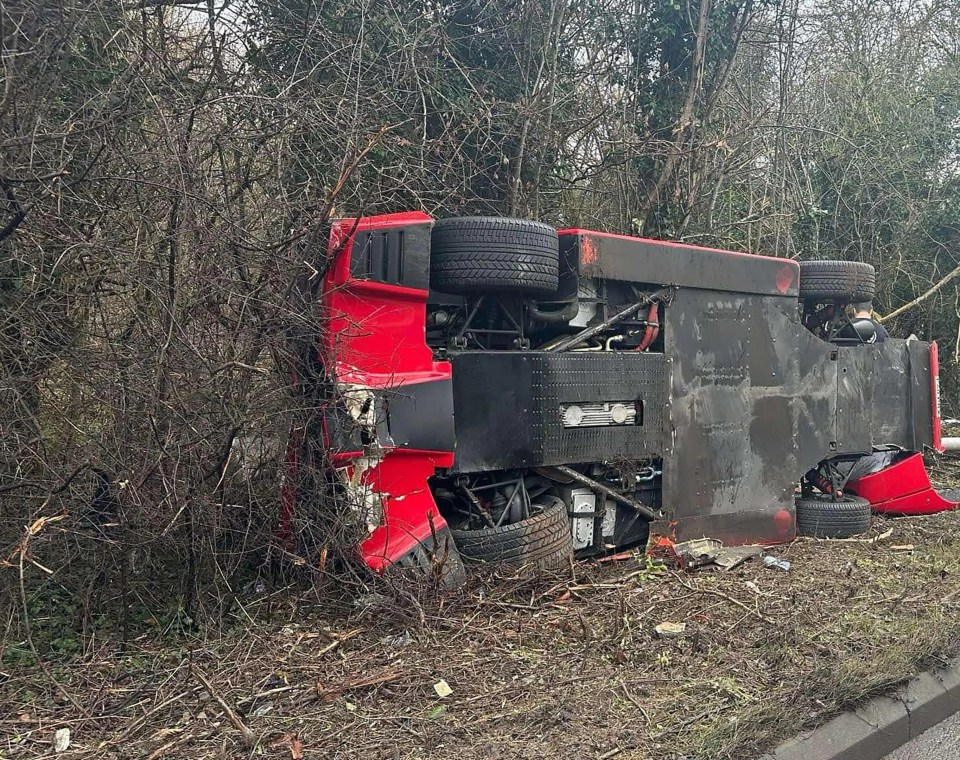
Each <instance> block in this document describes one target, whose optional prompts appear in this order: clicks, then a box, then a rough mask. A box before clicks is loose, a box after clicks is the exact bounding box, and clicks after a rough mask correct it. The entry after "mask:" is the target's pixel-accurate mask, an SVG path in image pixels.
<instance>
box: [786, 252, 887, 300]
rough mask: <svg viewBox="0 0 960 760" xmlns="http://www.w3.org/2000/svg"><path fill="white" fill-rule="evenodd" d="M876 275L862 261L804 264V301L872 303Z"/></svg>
mask: <svg viewBox="0 0 960 760" xmlns="http://www.w3.org/2000/svg"><path fill="white" fill-rule="evenodd" d="M876 279H877V277H876V272H875V270H874V268H873V266H871V265H870V264H864V263H862V262H860V261H801V262H800V300H801V301H814V302H821V301H842V302H851V301H853V302H856V301H871V300H873V296H874V293H875V292H876V286H877V285H876Z"/></svg>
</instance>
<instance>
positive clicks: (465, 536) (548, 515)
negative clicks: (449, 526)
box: [452, 496, 573, 570]
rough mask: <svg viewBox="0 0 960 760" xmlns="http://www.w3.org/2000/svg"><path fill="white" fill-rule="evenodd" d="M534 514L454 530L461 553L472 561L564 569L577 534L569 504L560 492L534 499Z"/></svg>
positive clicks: (466, 559)
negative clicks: (495, 524) (507, 522)
mask: <svg viewBox="0 0 960 760" xmlns="http://www.w3.org/2000/svg"><path fill="white" fill-rule="evenodd" d="M533 506H534V509H535V510H536V509H538V508H539V511H535V512H534V514H533V515H531V516H530V517H527V518H525V519H523V520H519V521H517V522H515V523H512V524H511V525H502V526H499V527H494V528H481V529H479V530H454V531H452V534H453V538H454V541H456V544H457V547H458V548H459V549H460V555H461V556H462V557H463V558H464V560H465V561H467V562H468V563H469V562H488V563H497V564H505V565H513V566H516V567H519V566H521V565H527V566H530V567H533V568H536V569H538V570H561V569H563V568H564V567H565V566H566V565H567V564H568V563H569V562H570V560H571V558H572V557H573V534H572V532H571V530H570V520H569V519H568V517H567V507H566V504H564V502H563V500H562V499H560V498H557V497H556V496H541V497H538V498H537V499H535V500H534V503H533Z"/></svg>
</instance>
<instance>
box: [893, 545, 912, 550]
mask: <svg viewBox="0 0 960 760" xmlns="http://www.w3.org/2000/svg"><path fill="white" fill-rule="evenodd" d="M890 551H892V552H912V551H913V544H898V545H896V546H891V547H890Z"/></svg>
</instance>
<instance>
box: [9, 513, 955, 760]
mask: <svg viewBox="0 0 960 760" xmlns="http://www.w3.org/2000/svg"><path fill="white" fill-rule="evenodd" d="M768 553H770V554H773V555H775V556H777V557H780V558H782V559H786V560H789V562H790V563H791V568H790V570H789V571H786V572H784V571H782V570H777V569H772V568H768V567H765V566H764V565H763V564H762V563H761V562H760V561H758V560H751V561H749V562H748V563H746V564H745V565H742V566H741V567H739V568H736V569H734V570H732V571H729V572H715V571H713V570H710V569H701V570H698V571H693V572H678V571H676V570H674V569H672V568H669V567H663V566H660V565H658V564H657V563H655V562H651V561H650V559H649V558H648V557H647V556H645V555H643V554H639V553H634V554H630V555H628V556H627V557H626V558H621V559H618V560H613V561H606V562H580V563H576V564H575V565H574V566H573V567H572V568H571V570H570V572H569V573H568V574H566V575H564V576H563V577H556V578H550V579H539V580H531V579H525V578H522V577H518V576H508V575H503V574H501V575H499V576H488V577H482V578H475V579H474V580H473V581H472V582H471V585H470V587H469V588H468V589H466V590H464V591H463V592H461V593H458V594H456V595H453V596H439V597H437V596H431V595H426V594H424V595H421V596H420V597H417V596H415V595H414V594H413V593H412V592H411V591H409V590H405V589H403V588H398V587H384V588H380V589H378V590H377V591H376V592H371V593H370V594H367V595H365V596H363V597H361V599H360V600H359V603H354V604H352V605H350V606H349V608H340V609H339V610H337V609H334V608H332V607H331V605H330V604H328V603H326V602H324V601H322V600H321V601H320V602H318V601H317V599H316V595H313V596H311V597H310V598H307V597H304V596H299V597H296V596H294V595H292V594H291V593H290V592H285V591H279V592H275V593H273V594H270V595H267V596H265V597H264V598H261V599H258V600H254V601H250V602H248V603H245V604H244V606H242V607H241V608H240V609H239V610H238V612H237V614H236V624H235V625H234V626H232V628H229V629H227V630H226V631H225V632H223V633H221V634H218V635H216V636H214V635H212V634H210V633H209V632H208V633H207V634H205V635H204V636H197V637H196V638H193V639H180V640H178V641H177V642H176V643H173V644H171V643H170V642H169V641H168V642H167V643H162V642H161V641H160V640H159V639H156V638H151V637H142V638H141V639H139V640H138V641H136V642H134V644H133V645H132V646H128V647H127V648H126V651H125V652H120V651H119V650H118V648H117V646H116V645H115V644H104V645H103V646H102V647H101V648H100V649H99V650H98V651H97V652H96V653H95V654H94V655H92V656H86V657H83V658H80V659H75V660H73V661H72V662H69V663H68V664H63V663H60V664H52V663H51V664H49V665H48V667H47V668H46V669H45V670H44V669H40V668H20V669H17V670H12V671H11V670H10V669H9V668H7V669H5V671H4V672H2V673H0V757H2V758H39V757H47V756H51V757H52V756H56V757H59V758H101V757H117V758H119V757H123V758H133V757H137V758H245V757H271V758H292V759H294V760H295V759H296V758H321V757H322V758H365V760H376V759H379V758H384V759H386V758H404V759H406V758H410V759H412V758H439V757H458V758H462V759H463V760H467V759H468V758H484V759H487V760H492V759H494V758H542V757H555V756H560V755H563V756H566V757H573V758H598V759H599V758H613V757H617V758H631V759H639V758H687V759H688V760H691V759H692V758H704V759H705V760H706V759H710V760H714V759H717V758H753V757H756V756H757V755H758V754H759V752H760V751H762V750H764V749H767V748H769V747H771V746H773V745H775V744H776V743H777V742H778V741H780V740H782V739H784V738H786V737H788V736H790V735H792V734H794V733H795V732H796V731H797V730H799V729H800V728H801V727H803V726H807V725H812V724H815V723H817V722H818V721H823V720H825V719H826V718H828V717H829V716H831V715H832V714H833V713H835V712H837V711H839V710H840V709H842V708H845V707H847V706H849V705H851V704H852V703H856V702H858V701H860V700H862V699H864V698H866V697H868V696H870V695H872V694H874V693H877V692H879V691H883V690H885V689H888V688H890V687H891V686H893V685H895V684H897V683H898V682H900V681H902V680H903V679H905V678H906V677H908V676H909V675H911V674H912V673H914V672H916V671H918V670H920V669H923V668H926V667H929V666H931V665H932V664H933V663H936V662H940V661H942V660H943V659H945V658H947V657H949V656H952V655H954V654H957V653H958V652H960V625H958V622H960V513H947V514H942V515H937V516H932V517H925V518H905V519H884V518H879V517H878V518H876V519H875V524H874V527H873V530H872V532H871V534H870V535H868V536H866V537H864V539H863V540H857V541H823V540H812V539H798V540H797V541H795V542H793V543H791V544H789V545H785V546H781V547H776V548H774V549H772V550H771V551H770V552H768ZM665 621H670V622H678V623H679V622H683V623H686V632H685V635H683V636H682V637H680V638H660V637H658V636H657V634H656V633H655V630H654V629H655V626H656V625H657V624H659V623H661V622H665ZM443 695H445V696H443ZM58 729H59V730H60V740H61V742H63V741H64V740H65V739H66V732H64V731H63V729H68V730H69V747H68V748H67V749H66V750H65V751H63V752H60V753H57V754H54V737H55V735H56V732H57V731H58Z"/></svg>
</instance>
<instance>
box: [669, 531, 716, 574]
mask: <svg viewBox="0 0 960 760" xmlns="http://www.w3.org/2000/svg"><path fill="white" fill-rule="evenodd" d="M722 548H723V543H721V542H720V541H718V540H717V539H715V538H698V539H695V540H693V541H683V542H681V543H679V544H673V546H672V549H673V552H674V554H676V556H677V559H678V560H679V561H680V565H681V566H682V567H685V568H686V569H687V570H693V569H694V568H697V567H705V566H706V565H712V564H713V562H714V560H715V558H716V556H717V553H718V552H719V551H720V550H721V549H722Z"/></svg>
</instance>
